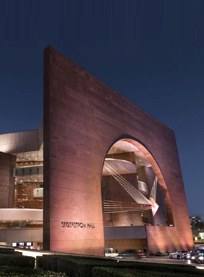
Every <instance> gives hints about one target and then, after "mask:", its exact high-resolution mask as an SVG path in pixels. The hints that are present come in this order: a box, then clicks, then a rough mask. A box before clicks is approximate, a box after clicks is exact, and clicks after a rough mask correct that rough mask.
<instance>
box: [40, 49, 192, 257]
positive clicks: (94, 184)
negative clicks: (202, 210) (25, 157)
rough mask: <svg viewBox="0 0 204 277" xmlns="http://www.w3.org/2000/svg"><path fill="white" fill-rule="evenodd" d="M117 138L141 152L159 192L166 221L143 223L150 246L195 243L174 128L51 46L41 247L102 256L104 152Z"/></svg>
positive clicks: (160, 248) (154, 249) (47, 58)
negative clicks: (155, 177) (164, 223)
mask: <svg viewBox="0 0 204 277" xmlns="http://www.w3.org/2000/svg"><path fill="white" fill-rule="evenodd" d="M138 93H139V92H138ZM121 139H125V140H126V141H127V142H128V141H129V142H130V143H132V144H133V145H134V146H135V147H137V148H138V149H140V151H141V152H142V153H143V155H144V156H145V158H146V159H147V160H148V162H149V163H150V164H151V166H152V168H153V170H154V172H155V175H156V176H157V178H158V182H159V184H160V186H161V188H162V190H163V192H164V198H165V203H166V213H167V214H168V218H169V222H167V224H166V226H159V225H158V224H157V225H154V226H153V225H146V226H145V231H146V239H147V244H148V249H149V251H151V252H162V251H167V250H168V249H175V248H177V249H179V248H180V249H183V248H191V247H192V246H193V240H192V233H191V229H190V224H189V216H188V209H187V204H186V198H185V191H184V185H183V181H182V175H181V169H180V165H179V158H178V152H177V146H176V141H175V135H174V132H173V131H172V130H170V129H169V128H167V127H166V126H164V125H163V124H161V123H160V122H158V121H157V120H155V119H153V118H152V117H150V116H149V115H148V114H147V113H145V112H144V111H143V110H142V109H140V108H139V107H138V106H136V105H135V104H133V103H131V102H130V101H128V100H127V99H125V98H124V97H122V96H120V95H118V94H117V93H116V92H114V91H113V90H111V89H110V88H109V87H107V86H106V85H104V84H103V83H102V82H100V81H98V80H97V79H96V78H94V77H93V76H91V75H90V74H89V73H87V72H86V71H84V70H83V69H81V68H80V67H79V66H77V65H75V64H74V63H73V62H71V61H70V60H68V59H66V58H65V57H64V56H62V55H61V54H59V53H58V52H57V51H56V50H55V49H53V48H51V47H49V48H47V49H46V50H45V93H44V202H43V203H44V221H43V222H44V223H43V224H44V238H43V241H44V248H45V249H46V250H51V251H60V252H69V253H80V254H92V255H104V245H105V237H104V219H103V205H102V192H101V191H102V190H101V179H102V170H103V165H104V160H105V157H106V155H107V153H108V151H109V149H110V148H111V146H112V145H113V144H114V143H115V142H117V141H119V140H121ZM131 236H133V237H134V235H133V233H132V234H131Z"/></svg>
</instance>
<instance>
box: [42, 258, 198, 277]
mask: <svg viewBox="0 0 204 277" xmlns="http://www.w3.org/2000/svg"><path fill="white" fill-rule="evenodd" d="M41 264H42V268H43V269H46V270H54V271H56V272H65V273H66V274H67V275H68V276H72V277H90V276H92V269H93V268H94V267H106V268H107V267H108V268H112V269H114V268H118V269H120V270H122V269H134V276H141V272H142V273H143V275H144V274H146V275H144V276H145V277H146V276H176V275H175V274H177V273H179V274H178V276H181V275H180V274H183V276H188V275H187V274H191V275H193V276H196V275H200V276H201V275H202V274H201V273H200V271H199V270H197V269H195V268H194V267H191V266H187V265H185V266H184V265H169V264H158V263H146V262H135V261H134V262H130V261H124V260H120V261H119V262H117V260H111V259H104V258H95V257H88V258H86V257H85V256H84V257H79V256H76V257H74V256H70V255H45V256H43V257H42V263H41ZM114 272H115V271H114ZM123 273H124V272H123ZM150 273H151V275H149V274H150ZM104 274H110V271H109V273H107V272H106V273H104ZM111 274H113V273H111ZM114 274H116V273H114ZM128 274H130V273H128ZM138 274H139V275H138ZM159 274H160V275H159ZM161 274H163V275H161ZM104 276H106V275H104ZM107 276H109V275H107ZM110 276H112V275H110ZM116 276H117V275H116ZM189 276H190V275H189Z"/></svg>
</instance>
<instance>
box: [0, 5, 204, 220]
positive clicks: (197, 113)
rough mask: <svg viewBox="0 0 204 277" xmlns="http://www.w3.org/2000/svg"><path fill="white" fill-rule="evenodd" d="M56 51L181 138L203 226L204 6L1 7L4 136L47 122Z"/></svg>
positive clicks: (190, 191) (0, 125) (190, 192)
mask: <svg viewBox="0 0 204 277" xmlns="http://www.w3.org/2000/svg"><path fill="white" fill-rule="evenodd" d="M48 45H51V46H53V47H55V48H57V49H58V50H59V51H60V52H62V53H63V54H64V55H65V56H67V57H69V58H71V59H72V60H73V61H74V62H76V63H77V64H79V65H80V66H82V67H83V68H84V69H85V70H87V71H89V72H90V73H91V74H93V75H94V76H96V77H97V78H98V79H100V80H101V81H103V82H104V83H105V84H107V85H108V86H110V87H111V88H113V89H114V90H116V91H117V92H118V93H119V94H121V95H123V96H125V97H126V98H128V99H129V100H131V101H132V102H134V103H135V104H137V105H138V106H140V107H141V108H143V109H144V110H145V111H146V112H147V113H149V114H150V115H151V116H153V117H154V118H156V119H157V120H159V121H161V122H162V123H164V124H165V125H167V126H168V127H169V128H171V129H173V130H174V131H175V133H176V138H177V145H178V149H179V157H180V163H181V168H182V174H183V179H184V184H185V190H186V196H187V201H188V207H189V211H190V214H191V215H200V216H202V217H203V218H204V181H203V180H204V124H203V119H204V92H203V90H204V1H203V0H192V1H190V0H183V1H180V0H175V1H174V0H161V1H157V0H154V1H152V0H121V1H120V0H115V1H114V0H93V1H91V0H81V1H78V0H56V1H53V0H39V1H38V0H29V1H26V0H13V1H12V0H0V96H1V98H0V133H1V134H3V133H9V132H15V131H23V130H28V129H35V128H38V127H39V126H40V124H41V122H42V114H43V110H42V106H43V49H44V48H45V47H47V46H48Z"/></svg>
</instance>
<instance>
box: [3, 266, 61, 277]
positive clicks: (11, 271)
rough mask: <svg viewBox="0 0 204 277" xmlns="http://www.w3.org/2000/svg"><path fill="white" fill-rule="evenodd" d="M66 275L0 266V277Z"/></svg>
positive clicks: (53, 276)
mask: <svg viewBox="0 0 204 277" xmlns="http://www.w3.org/2000/svg"><path fill="white" fill-rule="evenodd" d="M3 276H4V277H7V276H8V277H28V276H32V277H39V276H44V277H48V276H49V277H66V274H65V273H56V272H52V271H44V270H40V269H33V268H28V267H27V268H23V267H14V266H0V277H3Z"/></svg>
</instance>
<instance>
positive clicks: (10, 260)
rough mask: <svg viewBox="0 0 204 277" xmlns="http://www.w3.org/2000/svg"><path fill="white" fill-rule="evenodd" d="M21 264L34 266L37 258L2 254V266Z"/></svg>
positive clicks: (0, 259) (20, 265) (0, 262)
mask: <svg viewBox="0 0 204 277" xmlns="http://www.w3.org/2000/svg"><path fill="white" fill-rule="evenodd" d="M3 265H7V266H19V267H30V268H34V266H35V258H33V257H28V256H22V255H10V254H7V255H6V254H4V255H3V254H2V255H0V266H3Z"/></svg>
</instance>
